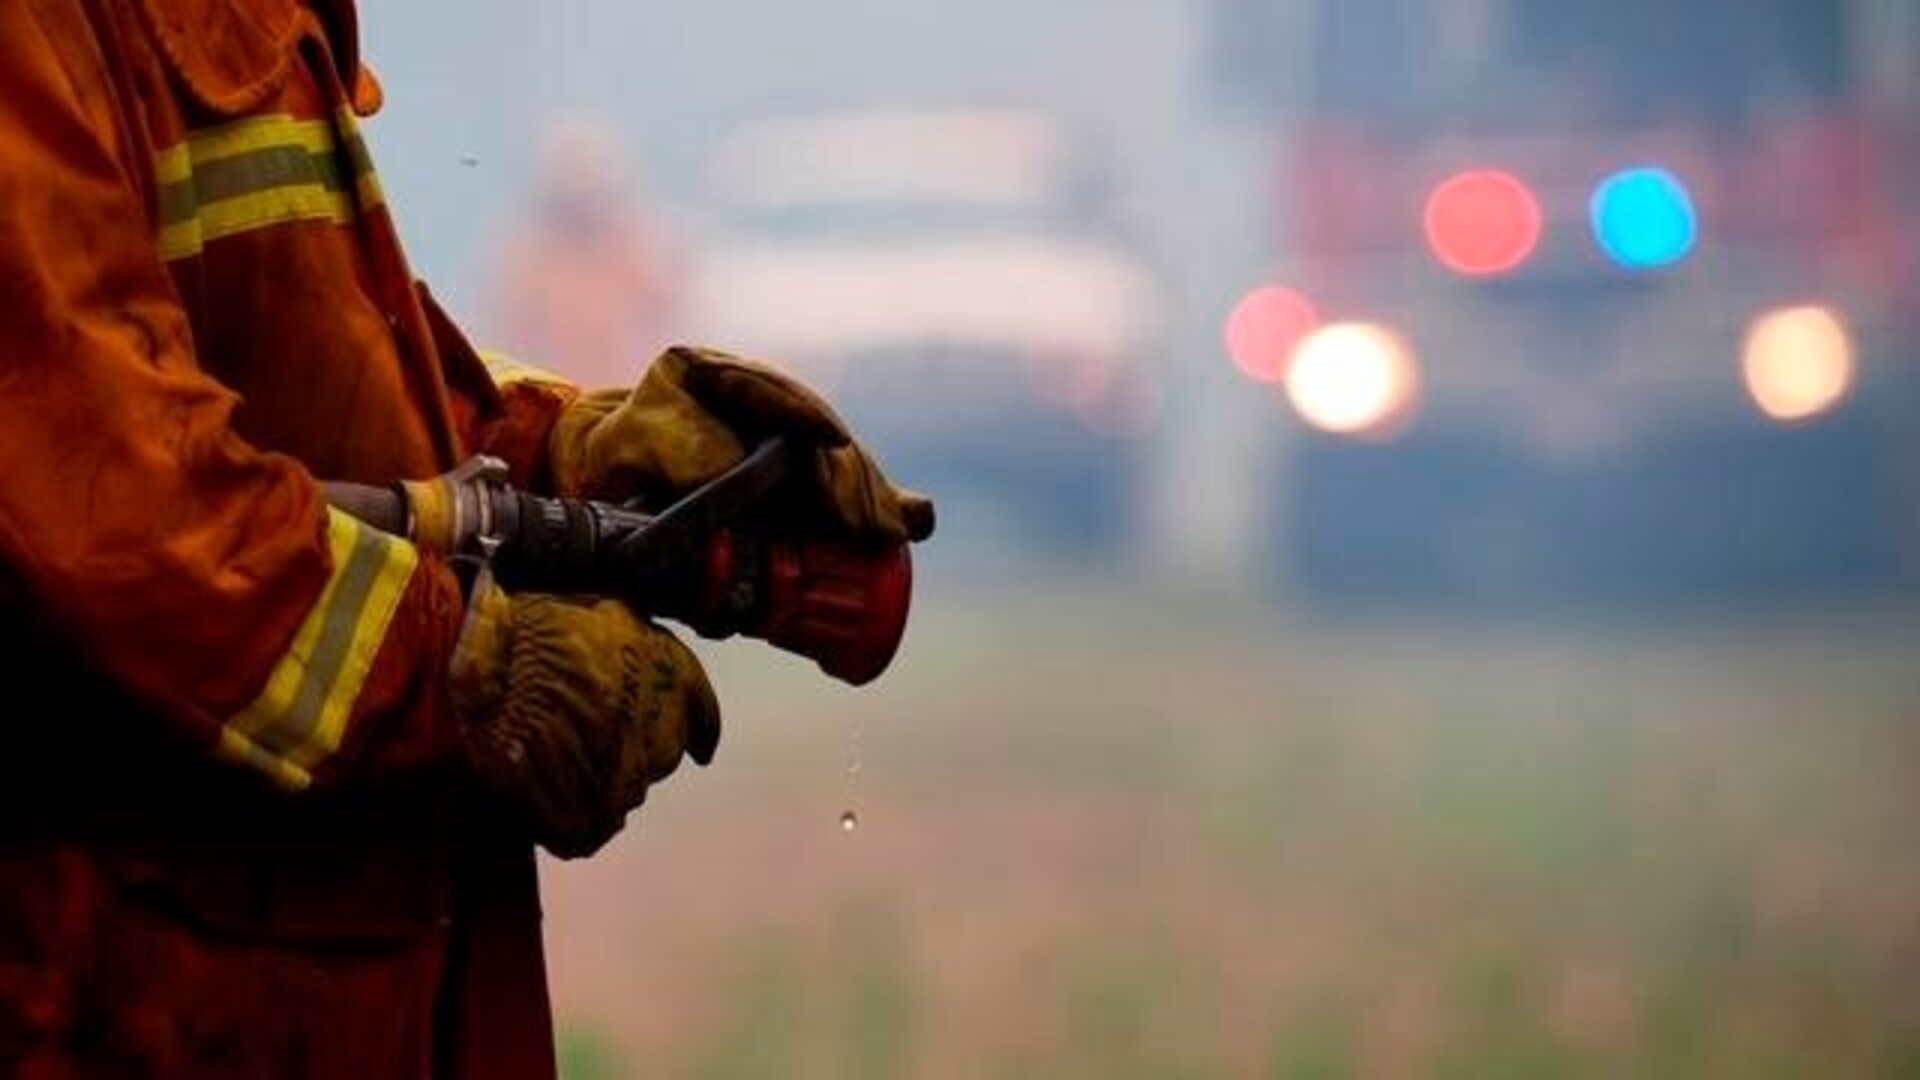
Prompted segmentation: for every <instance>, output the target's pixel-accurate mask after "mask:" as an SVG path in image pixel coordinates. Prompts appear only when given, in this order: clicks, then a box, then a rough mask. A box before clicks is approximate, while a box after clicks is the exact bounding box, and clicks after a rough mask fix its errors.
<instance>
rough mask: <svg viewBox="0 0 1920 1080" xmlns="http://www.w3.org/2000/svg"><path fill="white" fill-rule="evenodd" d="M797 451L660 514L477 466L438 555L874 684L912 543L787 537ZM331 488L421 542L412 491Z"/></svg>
mask: <svg viewBox="0 0 1920 1080" xmlns="http://www.w3.org/2000/svg"><path fill="white" fill-rule="evenodd" d="M795 453H796V448H795V447H793V446H791V445H789V444H788V443H787V441H786V440H784V439H777V438H776V439H772V440H769V441H767V442H765V443H762V444H761V445H760V446H759V447H758V448H756V449H755V450H754V451H753V453H751V454H749V455H748V456H747V458H746V459H745V460H744V461H742V462H741V463H740V464H739V465H737V466H735V467H734V468H733V469H731V470H729V471H728V472H726V473H724V474H723V475H721V476H719V477H717V478H715V479H714V480H713V481H712V482H710V483H708V484H706V485H704V486H702V487H700V488H698V489H696V490H694V491H692V492H690V493H688V494H687V495H685V496H684V497H682V498H681V499H680V500H679V501H677V502H674V503H673V504H672V505H670V506H668V507H667V508H666V509H664V510H661V511H660V512H658V513H649V512H647V511H646V510H643V509H641V508H640V507H639V506H638V505H637V504H625V505H622V504H614V503H608V502H598V501H593V500H586V499H565V498H550V497H546V496H541V495H535V494H532V493H530V492H526V491H522V490H518V489H516V488H514V487H512V486H511V485H510V484H509V483H508V482H507V467H506V464H505V463H504V462H502V461H499V460H497V459H494V458H489V457H484V456H483V457H476V458H472V459H469V460H468V461H467V462H465V463H464V464H462V465H461V466H460V467H459V468H457V469H455V470H454V471H453V472H451V473H448V474H447V475H446V476H444V477H442V478H441V479H442V481H443V482H444V483H445V484H446V486H447V488H448V489H449V490H450V491H451V492H452V493H453V498H452V500H451V501H452V505H453V517H454V526H453V529H452V530H451V541H450V542H448V541H445V540H442V541H440V542H439V545H438V546H444V547H445V548H446V550H437V549H436V550H435V553H436V554H439V555H442V556H446V557H448V558H457V559H473V560H477V561H479V562H481V563H483V564H484V565H485V566H487V567H488V569H489V571H490V572H491V573H492V575H493V576H494V578H495V580H496V581H498V582H499V584H500V585H501V587H502V588H505V589H507V590H508V591H515V590H525V591H533V592H547V593H558V594H571V595H582V596H599V597H616V598H618V599H620V600H622V601H623V602H625V603H626V604H627V605H628V606H629V607H631V608H632V609H633V610H634V611H635V612H636V613H637V614H640V615H644V616H649V617H659V618H665V619H672V620H674V621H676V622H680V623H682V624H684V625H686V626H689V627H691V628H692V629H693V630H694V631H695V632H697V633H699V634H700V635H702V636H703V637H707V638H710V639H716V640H718V639H725V638H728V637H732V636H734V635H736V634H737V635H741V636H744V637H748V638H753V639H758V640H763V641H766V642H768V643H769V644H771V645H773V646H775V647H776V648H779V649H783V650H785V651H787V652H791V653H795V654H798V655H800V656H804V657H807V658H809V659H811V660H813V661H814V662H815V663H817V664H818V665H819V666H820V669H821V670H822V671H824V672H826V673H827V674H828V675H830V676H832V677H834V678H836V679H839V680H841V681H843V682H846V683H849V684H851V685H854V686H863V685H865V684H867V683H869V682H871V681H873V680H874V679H876V678H878V677H879V676H880V675H881V673H883V672H884V671H886V669H887V668H888V666H890V665H891V664H892V662H893V658H894V655H895V653H896V652H897V651H898V650H899V647H900V641H901V639H902V637H904V636H905V633H906V624H907V612H908V608H909V607H910V604H911V600H912V593H913V562H912V558H911V556H910V554H909V552H908V548H907V545H905V544H899V545H892V546H882V547H873V546H868V545H862V544H860V543H857V542H854V541H851V540H846V539H841V538H837V537H831V536H826V535H811V534H808V535H802V534H799V533H796V532H794V531H792V530H791V529H782V528H781V527H780V526H779V525H778V524H777V523H776V522H775V521H774V520H773V518H774V517H775V516H776V515H773V514H770V513H769V512H768V511H769V510H770V509H771V508H773V507H775V506H777V505H778V503H779V500H780V499H781V497H782V496H783V495H784V494H786V493H787V492H788V491H790V487H789V485H790V482H791V480H792V479H793V476H794V473H795V469H794V455H795ZM324 487H325V492H326V497H327V500H328V501H329V502H330V503H331V504H332V505H333V506H335V507H336V508H338V509H339V510H341V511H343V512H345V513H348V514H351V515H353V516H354V517H356V518H358V519H360V520H361V521H363V522H365V523H367V524H369V525H371V526H373V527H375V528H378V529H381V530H384V531H386V532H390V533H393V534H395V535H399V536H405V537H408V538H409V539H413V540H414V541H415V542H416V543H418V542H421V540H422V539H423V538H422V537H421V536H420V535H418V533H419V532H420V530H418V529H417V528H416V525H417V522H416V520H415V516H414V513H413V508H412V503H411V501H410V499H409V497H408V494H407V489H406V486H405V485H403V484H399V483H396V484H393V485H390V486H387V487H379V486H370V485H363V484H348V483H328V484H326V485H324Z"/></svg>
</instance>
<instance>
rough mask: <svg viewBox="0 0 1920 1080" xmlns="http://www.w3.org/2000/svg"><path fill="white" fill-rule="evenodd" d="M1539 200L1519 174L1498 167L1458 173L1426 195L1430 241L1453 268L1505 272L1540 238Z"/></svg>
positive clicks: (1472, 273) (1478, 272) (1481, 274)
mask: <svg viewBox="0 0 1920 1080" xmlns="http://www.w3.org/2000/svg"><path fill="white" fill-rule="evenodd" d="M1540 229H1541V217H1540V201H1539V200H1538V199H1536V198H1534V195H1533V192H1531V191H1529V190H1528V189H1527V185H1526V184H1524V183H1522V182H1521V180H1520V178H1519V177H1517V176H1514V175H1513V174H1512V173H1507V172H1500V171H1499V170H1497V169H1476V170H1474V171H1472V172H1463V173H1460V174H1459V175H1457V176H1453V177H1451V178H1449V179H1448V180H1446V181H1445V182H1444V183H1442V184H1441V185H1440V186H1439V187H1437V188H1434V189H1433V194H1432V195H1431V196H1429V197H1428V198H1427V243H1428V244H1429V245H1431V246H1432V248H1433V254H1434V256H1435V257H1436V258H1438V259H1439V260H1440V261H1441V262H1442V263H1444V264H1446V266H1447V268H1448V269H1450V270H1455V271H1458V272H1459V273H1462V274H1467V275H1470V276H1473V277H1486V276H1490V275H1493V274H1504V273H1506V272H1507V271H1509V270H1512V269H1513V268H1514V267H1516V266H1519V265H1520V264H1521V263H1523V262H1526V261H1527V256H1529V255H1532V254H1533V249H1534V248H1535V247H1537V246H1538V245H1539V243H1540Z"/></svg>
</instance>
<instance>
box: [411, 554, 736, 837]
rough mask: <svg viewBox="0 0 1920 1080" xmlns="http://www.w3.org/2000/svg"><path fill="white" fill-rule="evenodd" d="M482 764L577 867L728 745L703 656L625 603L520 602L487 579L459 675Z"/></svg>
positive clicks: (464, 641) (472, 611) (466, 738)
mask: <svg viewBox="0 0 1920 1080" xmlns="http://www.w3.org/2000/svg"><path fill="white" fill-rule="evenodd" d="M449 682H450V689H451V691H452V696H453V705H454V708H455V710H456V711H457V713H458V714H459V716H460V719H461V721H462V723H463V729H462V736H463V742H464V750H465V753H466V758H467V762H468V764H469V765H470V766H471V768H472V769H473V770H474V772H475V773H476V774H477V775H478V776H479V778H480V780H481V781H482V783H483V784H485V785H486V787H488V788H489V789H490V790H492V791H493V792H494V793H496V794H497V795H499V796H500V797H502V798H504V799H506V800H507V801H508V802H510V803H511V804H513V805H515V806H517V807H518V808H519V809H520V810H521V811H522V812H523V813H524V815H525V816H526V818H527V821H528V822H529V824H530V825H531V826H532V828H533V830H534V838H535V839H536V840H537V841H538V842H539V843H540V844H541V845H542V846H543V847H545V848H546V849H547V850H548V851H550V852H552V853H553V854H554V855H557V856H559V857H561V858H565V859H573V858H581V857H584V856H587V855H591V854H593V853H594V852H596V851H598V850H599V849H600V848H601V847H602V846H603V845H605V844H606V842H607V841H608V840H611V839H612V838H613V837H614V835H615V834H617V833H619V832H620V830H621V828H622V827H624V825H625V823H626V816H627V814H628V813H629V812H631V811H632V810H633V809H634V808H636V807H638V806H639V805H640V804H641V803H642V802H644V801H645V799H646V793H647V788H648V787H649V786H651V785H653V784H655V783H658V782H659V781H661V780H663V779H665V778H666V777H667V776H668V775H670V774H672V773H673V771H674V770H675V769H677V768H678V767H679V765H680V758H681V756H682V755H683V754H684V755H686V756H690V757H692V758H693V760H694V761H696V762H698V763H699V764H701V765H706V764H708V763H709V762H711V761H712V760H713V753H714V750H715V749H716V747H717V746H718V745H719V742H720V708H719V704H718V703H717V701H716V700H715V698H714V694H713V688H712V686H711V685H709V684H708V682H707V677H706V674H705V672H704V671H703V670H702V669H701V667H700V663H699V661H698V660H696V659H695V658H694V655H693V653H691V652H690V651H688V649H687V647H686V646H685V645H683V644H681V642H680V641H679V640H678V639H677V638H675V637H674V636H673V635H672V634H670V633H668V632H667V631H665V630H662V629H660V628H659V627H657V626H655V625H653V624H651V623H649V622H645V621H642V620H641V619H639V618H637V617H636V616H634V615H633V613H632V612H631V611H629V610H628V609H627V607H626V606H625V605H623V604H621V603H619V602H617V601H613V600H602V601H597V602H593V603H582V602H575V601H572V600H566V599H561V598H559V597H554V596H545V595H538V594H524V595H514V596H509V595H507V594H506V593H505V592H503V591H501V590H500V588H499V587H498V586H496V585H494V584H493V583H492V581H491V579H490V578H487V577H485V576H482V577H481V579H480V581H479V582H478V584H476V586H475V588H474V596H473V599H472V601H471V603H470V604H469V606H468V614H467V620H466V624H465V625H464V626H463V627H462V629H461V633H460V639H459V643H458V644H457V645H456V646H455V649H454V655H453V661H452V665H451V669H450V671H449Z"/></svg>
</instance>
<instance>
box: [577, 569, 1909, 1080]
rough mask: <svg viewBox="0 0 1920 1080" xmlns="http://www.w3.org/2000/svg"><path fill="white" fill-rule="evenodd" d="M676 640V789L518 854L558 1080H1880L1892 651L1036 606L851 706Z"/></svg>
mask: <svg viewBox="0 0 1920 1080" xmlns="http://www.w3.org/2000/svg"><path fill="white" fill-rule="evenodd" d="M707 655H709V656H711V657H712V659H713V663H712V668H713V671H714V675H715V678H716V681H717V682H718V684H719V685H720V686H721V688H722V692H723V695H724V697H725V707H726V714H727V715H726V723H727V733H726V737H725V738H724V739H723V742H722V747H721V751H720V754H719V758H718V761H717V762H716V764H715V766H714V768H713V769H712V770H710V771H708V772H705V773H702V772H700V771H699V770H692V769H691V768H690V769H689V771H688V772H686V773H683V774H681V775H678V776H676V777H675V778H673V779H672V780H671V781H670V782H669V783H668V784H667V785H665V786H663V787H662V788H660V789H658V790H657V791H656V793H655V795H654V796H653V798H652V800H651V801H650V803H649V805H648V806H647V807H646V808H645V809H644V810H643V811H642V813H641V814H640V815H639V816H638V817H637V818H636V819H635V820H634V823H633V824H632V826H630V829H629V832H628V833H627V834H626V835H624V836H623V837H621V838H620V839H619V840H618V841H616V843H615V844H614V846H613V847H612V848H610V849H609V851H608V852H607V853H605V854H604V855H603V856H602V857H601V858H600V859H598V860H595V861H594V862H592V863H588V864H578V865H568V866H551V865H550V866H549V867H548V914H547V919H548V936H549V941H550V943H551V951H552V964H553V968H554V980H555V996H556V1001H557V1005H558V1007H559V1009H560V1011H561V1016H562V1022H563V1026H564V1029H565V1039H564V1054H565V1058H566V1069H567V1073H568V1076H569V1077H571V1078H572V1080H599V1078H608V1077H622V1078H624V1077H627V1076H668V1077H691V1078H697V1080H722V1078H746V1077H834V1078H839V1077H854V1078H866V1077H876V1078H877V1077H929V1078H960V1077H969V1078H971V1077H1015V1078H1018V1077H1036V1078H1037V1077H1050V1078H1051V1077H1215V1076H1219V1077H1273V1078H1298V1080H1314V1078H1338V1077H1348V1076H1353V1077H1438V1078H1446V1077H1481V1076H1547V1077H1557V1076H1570V1077H1586V1076H1621V1075H1634V1076H1654V1077H1659V1076H1675V1077H1679V1076H1685V1077H1718V1076H1727V1077H1769V1076H1781V1077H1786V1076H1810V1075H1824V1076H1837V1075H1847V1076H1901V1075H1913V1076H1920V620H1915V619H1909V618H1906V617H1903V616H1901V615H1898V614H1891V613H1887V612H1876V613H1862V612H1835V613H1825V614H1815V613H1810V612H1801V613H1798V614H1797V615H1794V616H1793V617H1791V618H1786V617H1778V616H1765V617H1763V616H1757V615H1748V616H1746V617H1742V618H1733V617H1724V616H1723V617H1719V618H1699V619H1691V620H1682V621H1679V622H1668V623H1664V624H1662V625H1661V626H1659V627H1658V628H1653V627H1648V626H1642V627H1631V626H1622V625H1615V626H1613V627H1611V628H1607V629H1594V628H1586V629H1578V630H1576V629H1571V628H1567V627H1564V626H1523V625H1517V624H1512V623H1509V624H1506V625H1504V626H1498V627H1490V626H1484V625H1482V626H1476V627H1472V628H1462V627H1459V626H1454V625H1448V624H1445V623H1442V622H1439V621H1437V620H1433V619H1427V620H1387V619H1380V620H1377V621H1375V622H1372V623H1352V624H1347V625H1343V626H1338V627H1333V626H1304V625H1299V624H1293V625H1289V624H1288V623H1287V622H1285V621H1284V620H1279V619H1274V618H1271V617H1269V616H1267V615H1265V614H1263V613H1262V612H1260V611H1257V610H1255V609H1253V608H1252V607H1251V606H1250V605H1248V604H1247V603H1246V602H1245V601H1243V600H1236V599H1233V598H1220V597H1215V598H1195V597H1190V596H1180V595H1175V594H1172V593H1156V592H1154V591H1151V590H1144V589H1138V590H1123V589H1119V588H1117V587H1113V586H1110V585H1102V584H1099V583H1077V584H1057V585H1053V586H1050V587H1049V588H1048V589H1047V590H1046V592H1045V593H1044V594H1043V595H1038V596H1035V595H1032V594H1030V593H1029V594H1027V595H1024V596H1019V597H1016V596H1013V595H1011V594H1007V593H1001V592H997V591H995V590H980V591H977V592H975V593H974V594H972V595H969V596H962V595H957V594H948V595H939V594H934V595H929V596H926V597H923V598H922V599H921V601H920V606H919V608H918V610H917V612H916V621H915V624H914V627H913V632H912V635H911V636H910V638H909V642H908V650H907V652H906V653H905V654H904V656H903V658H902V661H901V663H900V665H899V667H898V668H897V669H896V670H895V672H893V673H892V674H891V675H890V676H889V677H888V678H887V679H886V680H884V681H883V682H882V683H880V684H879V685H878V686H876V687H874V688H871V689H869V690H867V691H861V692H855V691H851V690H847V689H845V688H841V687H837V686H835V685H832V684H829V683H827V682H826V681H825V680H824V679H821V678H819V677H818V676H817V675H816V674H814V673H812V672H811V670H810V669H808V668H807V667H806V666H805V665H804V664H802V663H801V662H798V661H790V660H785V659H782V660H777V661H770V660H769V659H768V657H767V655H766V654H764V653H763V652H762V651H760V650H756V649H752V648H750V647H747V646H741V645H725V646H720V647H716V648H713V649H709V650H708V652H707ZM856 742H857V753H858V764H859V768H858V770H857V772H854V771H850V770H849V767H848V766H849V759H850V754H851V751H852V749H853V744H855V743H856ZM849 808H852V809H854V810H856V811H857V812H858V813H859V815H860V819H861V825H860V827H859V829H858V830H857V831H855V832H852V833H845V832H843V831H842V830H841V829H840V827H839V824H838V819H839V817H840V815H841V813H842V811H843V810H846V809H849Z"/></svg>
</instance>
